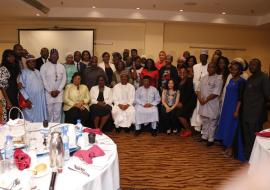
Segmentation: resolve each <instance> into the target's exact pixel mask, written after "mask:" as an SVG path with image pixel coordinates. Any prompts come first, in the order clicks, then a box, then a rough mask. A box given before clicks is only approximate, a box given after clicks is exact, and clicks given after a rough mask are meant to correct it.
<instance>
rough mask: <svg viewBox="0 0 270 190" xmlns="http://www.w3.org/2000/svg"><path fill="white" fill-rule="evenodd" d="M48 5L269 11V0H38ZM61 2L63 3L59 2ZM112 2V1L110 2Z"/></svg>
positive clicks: (231, 12) (174, 9)
mask: <svg viewBox="0 0 270 190" xmlns="http://www.w3.org/2000/svg"><path fill="white" fill-rule="evenodd" d="M40 2H42V3H44V4H45V5H47V6H49V7H61V6H64V7H80V8H82V7H92V6H96V7H97V8H120V9H135V8H137V7H140V8H141V9H147V10H166V11H178V10H180V9H183V10H184V11H187V12H205V13H221V12H222V11H226V12H228V13H229V14H235V15H265V14H266V13H268V12H270V0H136V1H134V0H76V1H75V0H40ZM61 2H63V3H61ZM112 2H113V3H112Z"/></svg>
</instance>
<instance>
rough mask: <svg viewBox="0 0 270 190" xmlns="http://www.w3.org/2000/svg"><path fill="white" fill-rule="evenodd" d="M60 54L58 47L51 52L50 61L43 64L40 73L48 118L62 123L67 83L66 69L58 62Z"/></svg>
mask: <svg viewBox="0 0 270 190" xmlns="http://www.w3.org/2000/svg"><path fill="white" fill-rule="evenodd" d="M58 59H59V54H58V51H57V50H56V49H52V50H51V52H50V59H49V60H50V61H49V62H47V63H46V64H43V65H42V67H41V69H40V74H41V77H42V80H43V84H44V87H45V90H46V100H47V108H48V115H49V117H48V120H49V121H50V122H55V123H60V120H61V114H62V102H63V89H64V87H65V84H66V71H65V67H64V66H63V65H62V64H59V63H57V61H58Z"/></svg>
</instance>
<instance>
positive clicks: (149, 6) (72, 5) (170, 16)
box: [0, 0, 270, 25]
mask: <svg viewBox="0 0 270 190" xmlns="http://www.w3.org/2000/svg"><path fill="white" fill-rule="evenodd" d="M39 2H41V3H42V4H44V5H45V6H47V7H48V8H50V12H49V13H48V14H43V13H41V12H40V11H39V10H37V9H35V8H33V7H31V6H30V5H28V4H26V3H25V2H24V1H22V0H0V18H1V19H5V18H32V17H37V16H36V15H37V14H38V16H40V17H45V18H46V17H49V18H73V17H74V18H102V19H106V18H107V19H142V20H147V19H149V20H155V18H156V16H158V17H159V19H157V20H164V21H186V22H189V21H191V22H192V21H193V20H195V21H196V22H200V18H202V19H201V20H202V22H209V23H215V21H213V19H214V20H219V21H218V22H220V20H221V22H222V23H225V24H241V22H243V20H245V21H244V22H243V23H242V24H244V25H245V24H248V23H249V20H250V22H251V24H250V25H260V24H258V22H259V21H262V23H263V24H265V23H268V22H270V0H135V1H134V0H39ZM92 6H95V7H96V8H95V9H93V8H92ZM137 7H139V8H140V10H136V8H137ZM180 9H182V10H183V12H181V14H182V15H184V16H183V18H182V17H181V18H178V17H179V14H180V12H179V10H180ZM71 12H72V13H73V14H70V13H71ZM131 12H132V14H133V15H130V14H131ZM222 12H226V15H222V16H227V18H228V19H227V20H225V21H222V20H224V19H223V18H220V16H221V13H222ZM94 13H95V14H94ZM134 14H139V17H138V16H137V17H134ZM163 18H164V19H163ZM194 18H195V19H194ZM233 20H234V22H233ZM195 21H194V22H195Z"/></svg>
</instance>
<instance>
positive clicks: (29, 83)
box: [19, 55, 48, 122]
mask: <svg viewBox="0 0 270 190" xmlns="http://www.w3.org/2000/svg"><path fill="white" fill-rule="evenodd" d="M26 66H27V67H26V68H24V69H23V70H22V73H21V75H20V76H19V83H21V86H22V88H21V89H20V92H21V94H22V95H23V97H24V98H25V99H26V102H27V108H25V109H23V110H22V112H23V114H24V117H25V119H26V120H27V121H31V122H43V121H44V120H47V117H48V114H47V105H46V98H45V90H44V85H43V82H42V79H41V75H40V73H39V71H38V70H37V69H35V67H36V59H35V58H34V56H32V55H28V56H27V57H26Z"/></svg>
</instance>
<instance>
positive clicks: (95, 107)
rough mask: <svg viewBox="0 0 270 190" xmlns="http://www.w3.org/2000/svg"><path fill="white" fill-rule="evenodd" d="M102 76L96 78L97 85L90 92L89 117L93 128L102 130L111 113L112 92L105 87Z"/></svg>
mask: <svg viewBox="0 0 270 190" xmlns="http://www.w3.org/2000/svg"><path fill="white" fill-rule="evenodd" d="M105 82H106V79H105V77H104V76H102V75H101V76H99V77H98V78H97V85H96V86H93V87H92V88H91V90H90V97H91V106H90V109H91V115H92V119H93V122H94V126H95V128H99V129H102V128H103V127H104V125H105V124H106V123H107V121H108V120H109V118H110V115H111V111H112V90H111V89H110V88H109V87H107V86H105Z"/></svg>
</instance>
